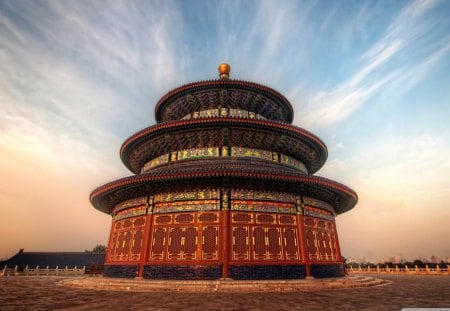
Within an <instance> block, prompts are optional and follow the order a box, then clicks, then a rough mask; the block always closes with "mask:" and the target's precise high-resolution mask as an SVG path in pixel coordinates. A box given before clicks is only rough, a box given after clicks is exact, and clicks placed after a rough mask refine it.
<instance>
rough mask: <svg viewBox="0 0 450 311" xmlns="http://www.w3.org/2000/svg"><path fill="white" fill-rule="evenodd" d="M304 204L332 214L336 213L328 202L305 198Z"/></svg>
mask: <svg viewBox="0 0 450 311" xmlns="http://www.w3.org/2000/svg"><path fill="white" fill-rule="evenodd" d="M303 204H305V205H309V206H314V207H318V208H321V209H324V210H327V211H329V212H331V213H334V208H333V206H331V204H328V203H327V202H324V201H321V200H317V199H313V198H310V197H303Z"/></svg>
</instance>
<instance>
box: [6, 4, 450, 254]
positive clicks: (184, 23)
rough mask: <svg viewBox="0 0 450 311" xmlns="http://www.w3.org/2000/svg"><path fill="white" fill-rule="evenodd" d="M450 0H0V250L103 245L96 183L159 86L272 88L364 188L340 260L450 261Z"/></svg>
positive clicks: (336, 165)
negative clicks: (221, 83) (222, 71)
mask: <svg viewBox="0 0 450 311" xmlns="http://www.w3.org/2000/svg"><path fill="white" fill-rule="evenodd" d="M449 15H450V1H445V0H443V1H260V0H257V1H238V0H233V1H200V0H197V1H182V0H180V1H118V0H117V1H78V0H76V1H75V0H67V1H45V0H41V1H24V0H11V1H9V0H0V212H1V216H0V237H1V239H0V258H6V257H9V256H12V255H14V254H15V253H16V252H17V251H18V250H19V249H20V248H24V249H25V251H83V250H85V249H92V248H93V247H94V246H95V245H96V244H106V243H107V239H108V234H109V230H110V225H111V217H110V216H109V215H106V214H103V213H101V212H99V211H97V210H96V209H94V208H93V207H92V206H91V204H90V202H89V194H90V192H91V191H92V190H93V189H94V188H96V187H98V186H100V185H102V184H104V183H107V182H110V181H113V180H115V179H117V178H120V177H124V176H128V175H131V172H129V171H128V170H127V169H126V168H125V166H124V165H123V163H121V160H120V158H119V149H120V146H121V144H122V143H123V142H124V141H125V139H127V138H128V137H129V136H131V135H132V134H134V133H135V132H137V131H138V130H140V129H143V128H145V127H147V126H150V125H153V124H155V119H154V107H155V105H156V102H157V101H158V99H159V98H160V97H162V96H163V95H164V94H166V93H167V92H168V91H169V90H171V89H173V88H175V87H177V86H180V85H182V84H185V83H189V82H193V81H198V80H209V79H216V78H218V72H217V66H218V65H219V64H220V63H222V62H227V63H229V64H230V65H231V78H234V79H241V80H249V81H254V82H257V83H261V84H265V85H267V86H270V87H272V88H274V89H276V90H278V91H279V92H280V93H282V94H284V95H285V96H286V97H287V98H288V100H289V101H290V102H291V103H292V105H293V108H294V112H295V114H294V122H293V124H294V125H296V126H299V127H302V128H304V129H306V130H308V131H311V132H312V133H314V134H315V135H317V136H318V137H320V138H321V139H322V140H323V141H324V142H325V144H326V145H327V147H328V153H329V156H328V160H327V163H326V164H325V165H324V167H323V168H322V169H321V170H319V172H318V173H317V175H320V176H325V177H328V178H331V179H334V180H337V181H339V182H342V183H344V184H345V185H347V186H349V187H350V188H352V189H354V190H355V191H356V192H357V193H358V195H359V202H358V204H357V205H356V207H355V208H354V209H353V210H351V211H349V212H347V213H344V214H342V215H339V216H338V217H337V219H336V221H337V226H338V234H339V239H340V244H341V250H342V253H343V255H344V256H345V257H355V258H362V257H365V258H369V259H372V258H374V259H379V258H387V257H391V256H401V257H404V258H412V259H414V258H418V257H425V258H429V257H430V256H432V255H435V256H439V257H441V258H445V257H450V242H449V241H448V237H449V236H450V226H449V225H448V224H449V220H450V130H449V120H450V19H449V18H448V16H449Z"/></svg>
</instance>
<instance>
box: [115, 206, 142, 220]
mask: <svg viewBox="0 0 450 311" xmlns="http://www.w3.org/2000/svg"><path fill="white" fill-rule="evenodd" d="M146 214H147V208H146V207H145V206H139V207H135V208H130V209H127V210H123V211H120V212H118V213H117V214H116V215H114V216H113V221H118V220H121V219H125V218H130V217H136V216H142V215H146Z"/></svg>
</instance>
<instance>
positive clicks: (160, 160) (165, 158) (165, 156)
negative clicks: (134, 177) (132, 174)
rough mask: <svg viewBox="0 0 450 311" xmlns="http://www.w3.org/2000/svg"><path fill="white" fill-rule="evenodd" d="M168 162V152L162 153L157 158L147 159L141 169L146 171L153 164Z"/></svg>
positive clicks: (153, 165)
mask: <svg viewBox="0 0 450 311" xmlns="http://www.w3.org/2000/svg"><path fill="white" fill-rule="evenodd" d="M167 162H169V154H163V155H162V156H159V157H157V158H154V159H152V160H150V161H148V162H147V163H145V165H144V168H143V169H142V170H143V171H147V170H149V169H151V168H153V167H155V166H158V165H161V164H164V163H167Z"/></svg>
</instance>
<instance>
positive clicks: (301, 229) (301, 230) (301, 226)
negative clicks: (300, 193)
mask: <svg viewBox="0 0 450 311" xmlns="http://www.w3.org/2000/svg"><path fill="white" fill-rule="evenodd" d="M296 207H297V228H298V239H299V242H300V250H301V254H302V257H303V260H304V262H305V270H306V277H307V278H310V277H312V276H311V267H310V264H309V253H308V250H307V245H306V231H305V223H304V220H303V202H302V200H301V199H300V198H298V199H297V206H296Z"/></svg>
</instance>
